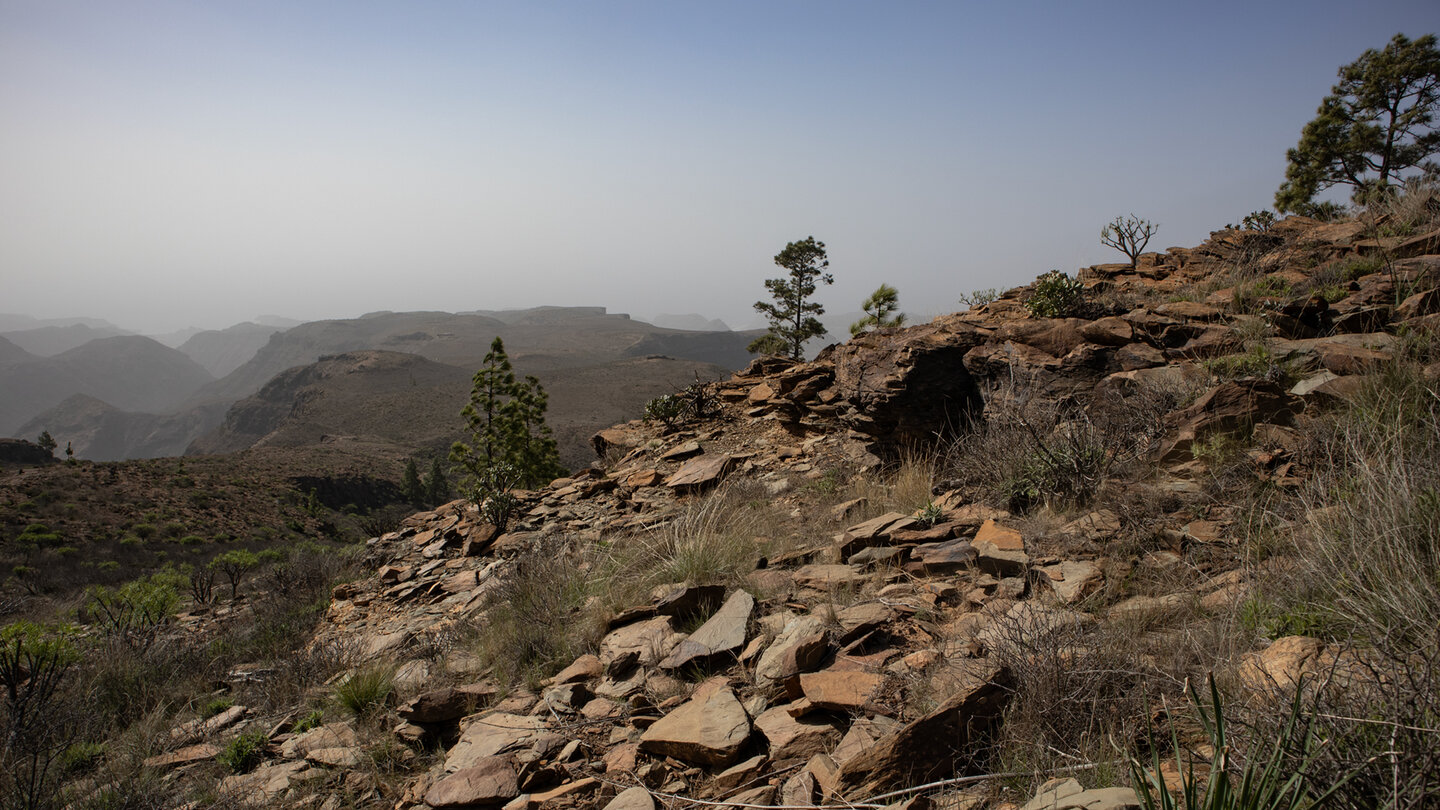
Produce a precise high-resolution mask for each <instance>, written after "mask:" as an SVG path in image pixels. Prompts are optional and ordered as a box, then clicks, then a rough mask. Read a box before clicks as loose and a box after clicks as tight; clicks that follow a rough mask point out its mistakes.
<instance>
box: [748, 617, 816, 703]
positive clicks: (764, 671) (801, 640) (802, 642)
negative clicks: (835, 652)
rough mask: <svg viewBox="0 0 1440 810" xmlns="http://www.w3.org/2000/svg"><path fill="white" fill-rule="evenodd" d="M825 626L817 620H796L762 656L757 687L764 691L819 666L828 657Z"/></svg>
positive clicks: (756, 667)
mask: <svg viewBox="0 0 1440 810" xmlns="http://www.w3.org/2000/svg"><path fill="white" fill-rule="evenodd" d="M825 647H826V642H825V625H823V624H821V622H820V620H819V619H817V618H815V617H814V616H801V617H798V618H796V619H792V620H791V621H790V622H789V623H787V624H786V625H785V627H784V628H783V629H782V630H781V631H780V634H779V635H777V636H776V637H775V640H774V641H773V642H771V643H770V646H769V647H766V648H765V652H763V653H761V654H760V662H759V663H758V664H756V665H755V683H756V685H758V686H760V687H762V688H764V687H769V686H773V685H775V684H777V683H782V682H784V681H787V680H789V679H791V678H794V677H795V676H796V675H798V674H800V673H801V672H806V671H809V670H812V669H814V668H815V667H816V666H819V664H820V659H821V657H822V656H823V655H824V654H825Z"/></svg>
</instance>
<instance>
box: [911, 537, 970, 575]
mask: <svg viewBox="0 0 1440 810" xmlns="http://www.w3.org/2000/svg"><path fill="white" fill-rule="evenodd" d="M910 556H911V557H912V558H913V559H914V560H915V562H916V563H918V564H919V565H920V569H921V570H923V571H924V573H925V574H926V575H927V576H939V575H942V574H951V573H954V572H956V571H959V570H961V569H964V568H969V567H970V566H972V565H974V564H975V558H976V556H977V552H976V551H975V548H974V546H973V545H972V544H971V543H970V541H969V540H947V541H945V542H943V543H925V544H923V545H919V546H916V547H915V548H913V549H911V550H910Z"/></svg>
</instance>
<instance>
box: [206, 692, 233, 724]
mask: <svg viewBox="0 0 1440 810" xmlns="http://www.w3.org/2000/svg"><path fill="white" fill-rule="evenodd" d="M234 705H235V701H233V700H231V699H230V698H228V697H218V698H215V699H214V700H211V701H210V702H209V703H206V704H205V705H204V706H202V707H201V708H200V719H202V720H209V719H210V718H212V717H214V716H215V715H217V714H219V713H221V712H223V711H225V710H226V709H228V708H230V707H231V706H234Z"/></svg>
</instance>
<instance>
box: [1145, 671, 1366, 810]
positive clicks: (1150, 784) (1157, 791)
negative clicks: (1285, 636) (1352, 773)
mask: <svg viewBox="0 0 1440 810" xmlns="http://www.w3.org/2000/svg"><path fill="white" fill-rule="evenodd" d="M1303 694H1304V692H1303V690H1301V689H1296V690H1295V696H1294V700H1293V702H1292V704H1291V708H1290V714H1289V717H1288V718H1287V719H1286V720H1285V722H1284V724H1283V725H1282V726H1281V728H1280V729H1279V733H1278V735H1277V736H1276V737H1275V738H1274V739H1273V740H1268V741H1265V742H1262V743H1260V744H1259V745H1257V746H1256V749H1257V750H1254V751H1251V756H1249V757H1248V758H1247V759H1246V761H1245V762H1244V765H1243V766H1242V767H1240V768H1239V774H1238V778H1237V775H1236V774H1234V773H1232V767H1233V766H1232V764H1231V762H1230V757H1231V756H1233V752H1234V751H1235V745H1234V744H1233V742H1231V740H1230V735H1229V729H1228V727H1227V725H1226V723H1225V713H1224V707H1223V705H1222V701H1221V699H1220V690H1219V689H1218V688H1216V686H1215V678H1214V677H1213V676H1212V677H1211V678H1210V706H1209V711H1207V710H1206V706H1205V704H1204V703H1203V702H1201V700H1200V696H1199V695H1198V694H1197V693H1196V690H1195V686H1194V684H1191V685H1190V700H1191V702H1192V703H1193V705H1194V708H1195V712H1196V715H1197V716H1198V719H1199V720H1200V725H1201V727H1202V729H1203V730H1204V732H1205V735H1206V736H1207V737H1209V742H1210V750H1212V751H1214V752H1215V753H1216V757H1217V759H1216V761H1214V762H1213V763H1211V765H1212V767H1211V768H1210V769H1209V771H1210V775H1209V777H1208V779H1207V780H1206V783H1205V784H1204V785H1203V787H1202V785H1201V783H1200V777H1198V776H1197V775H1196V773H1195V770H1194V765H1193V760H1192V762H1191V766H1190V767H1189V768H1184V766H1183V765H1182V763H1184V762H1185V760H1186V757H1185V752H1184V749H1183V748H1182V747H1181V745H1180V739H1179V732H1177V731H1175V725H1174V723H1173V721H1172V724H1171V743H1172V745H1173V749H1174V752H1175V762H1176V765H1177V766H1179V767H1181V768H1182V771H1181V790H1180V792H1181V795H1182V798H1183V801H1184V803H1183V804H1181V803H1179V802H1176V800H1175V797H1174V796H1172V795H1171V794H1170V790H1169V788H1167V787H1166V785H1165V781H1164V780H1163V779H1162V778H1161V777H1160V772H1161V771H1160V751H1161V749H1162V748H1163V747H1164V746H1163V745H1159V744H1152V745H1151V755H1150V756H1151V767H1150V768H1149V769H1147V768H1146V767H1145V766H1144V765H1142V764H1141V763H1140V760H1138V759H1135V758H1133V757H1132V758H1131V759H1130V783H1131V786H1132V787H1134V788H1135V795H1136V796H1137V797H1138V798H1139V799H1140V802H1141V804H1143V805H1144V806H1145V810H1180V808H1181V807H1184V808H1185V810H1304V808H1311V807H1323V806H1325V804H1326V802H1328V801H1329V800H1330V797H1331V796H1333V795H1334V794H1335V793H1336V791H1338V790H1340V788H1341V787H1343V786H1344V784H1345V782H1347V781H1349V777H1348V776H1347V777H1343V778H1341V779H1339V780H1337V781H1334V782H1332V783H1330V784H1328V785H1321V786H1319V787H1318V788H1317V787H1313V786H1312V785H1311V779H1310V778H1309V774H1308V773H1307V771H1308V770H1309V766H1310V764H1311V763H1312V762H1313V760H1314V759H1315V756H1316V753H1317V752H1318V750H1319V749H1320V748H1321V746H1322V742H1321V740H1319V739H1317V736H1316V734H1315V730H1314V727H1313V726H1312V725H1311V723H1310V721H1309V720H1307V719H1306V717H1305V716H1304V713H1303V712H1302V707H1301V700H1302V695H1303ZM1297 759H1298V767H1297V763H1296V760H1297Z"/></svg>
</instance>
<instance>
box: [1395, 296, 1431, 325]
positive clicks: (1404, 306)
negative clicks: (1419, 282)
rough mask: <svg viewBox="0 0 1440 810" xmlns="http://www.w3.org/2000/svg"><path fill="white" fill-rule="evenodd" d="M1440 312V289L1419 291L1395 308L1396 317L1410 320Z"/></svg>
mask: <svg viewBox="0 0 1440 810" xmlns="http://www.w3.org/2000/svg"><path fill="white" fill-rule="evenodd" d="M1437 312H1440V289H1431V290H1426V291H1424V292H1418V293H1415V294H1414V295H1412V296H1410V297H1409V298H1406V299H1405V300H1404V301H1401V302H1400V306H1398V307H1396V308H1395V319H1396V320H1399V321H1408V320H1410V319H1411V318H1419V317H1422V316H1425V315H1433V314H1435V313H1437Z"/></svg>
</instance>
